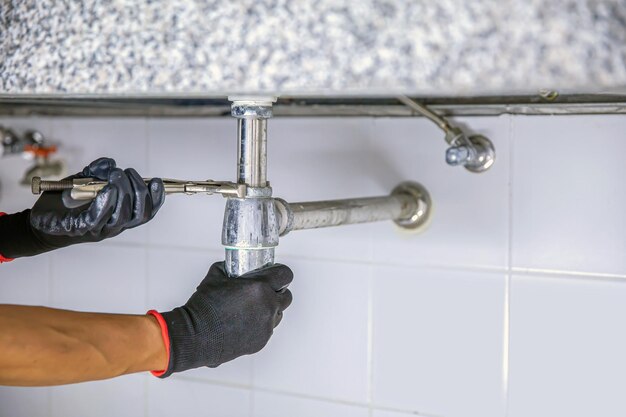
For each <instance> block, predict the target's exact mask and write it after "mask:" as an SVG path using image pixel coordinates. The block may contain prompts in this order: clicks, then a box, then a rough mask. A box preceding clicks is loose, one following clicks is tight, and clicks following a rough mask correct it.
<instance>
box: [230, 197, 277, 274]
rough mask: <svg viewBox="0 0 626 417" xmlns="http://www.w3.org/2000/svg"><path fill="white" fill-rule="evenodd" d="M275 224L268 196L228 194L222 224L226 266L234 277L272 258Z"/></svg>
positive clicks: (262, 265) (263, 264)
mask: <svg viewBox="0 0 626 417" xmlns="http://www.w3.org/2000/svg"><path fill="white" fill-rule="evenodd" d="M278 230H279V224H278V219H277V216H276V208H275V205H274V200H273V199H272V198H271V197H255V198H228V199H227V200H226V208H225V213H224V225H223V227H222V245H224V248H225V249H226V270H227V271H228V273H229V275H231V276H233V277H238V276H240V275H244V274H245V273H247V272H250V271H252V270H254V269H259V268H262V267H264V266H267V265H270V264H272V263H273V262H274V248H275V247H276V246H278Z"/></svg>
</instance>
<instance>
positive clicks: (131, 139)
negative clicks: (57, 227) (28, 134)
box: [50, 118, 148, 243]
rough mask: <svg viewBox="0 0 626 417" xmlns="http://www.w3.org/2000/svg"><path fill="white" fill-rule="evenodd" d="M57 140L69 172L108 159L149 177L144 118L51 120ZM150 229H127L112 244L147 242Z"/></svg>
mask: <svg viewBox="0 0 626 417" xmlns="http://www.w3.org/2000/svg"><path fill="white" fill-rule="evenodd" d="M50 120H51V129H52V132H53V136H52V137H53V139H55V140H57V141H58V142H59V156H60V157H63V158H65V160H66V162H67V167H68V173H70V174H74V173H76V172H79V171H81V170H82V169H83V168H84V167H85V166H86V165H88V164H89V163H90V162H91V161H93V160H95V159H97V158H100V157H103V156H108V157H111V158H113V159H115V161H116V162H117V166H118V167H120V168H122V169H125V168H135V169H136V170H137V172H139V174H140V175H141V176H147V174H146V172H147V161H148V156H147V153H148V152H147V151H148V141H147V134H148V133H147V121H146V119H142V118H58V119H55V118H51V119H50ZM146 239H147V229H146V227H145V226H144V227H136V228H134V229H131V230H127V231H125V232H124V233H122V234H121V235H119V236H116V237H115V238H113V239H111V240H110V241H111V242H127V243H145V242H146Z"/></svg>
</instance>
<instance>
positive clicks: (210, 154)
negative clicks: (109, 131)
mask: <svg viewBox="0 0 626 417" xmlns="http://www.w3.org/2000/svg"><path fill="white" fill-rule="evenodd" d="M149 135H150V146H149V148H150V150H149V175H150V176H160V177H169V178H178V179H196V180H205V179H209V178H210V179H214V180H226V181H234V180H235V179H236V173H237V166H236V162H237V147H236V139H237V124H236V121H235V120H230V119H224V120H189V119H164V120H152V119H151V120H149ZM224 201H225V200H224V199H223V198H222V197H220V196H216V195H214V196H204V195H196V196H182V195H173V196H168V197H167V199H166V202H165V205H164V207H163V208H162V209H161V212H160V213H159V214H158V215H157V217H156V218H155V219H154V220H153V221H152V222H151V223H150V225H149V227H150V231H149V236H150V237H149V239H150V242H151V243H153V244H158V245H175V246H185V247H199V248H206V249H221V248H222V247H221V231H222V221H223V218H224Z"/></svg>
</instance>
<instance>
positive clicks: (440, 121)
mask: <svg viewBox="0 0 626 417" xmlns="http://www.w3.org/2000/svg"><path fill="white" fill-rule="evenodd" d="M397 99H398V101H400V102H401V103H402V104H404V105H405V106H407V107H409V108H410V109H411V110H413V111H415V112H416V113H419V114H421V115H422V116H424V117H426V118H427V119H428V120H430V121H431V122H433V123H434V124H436V125H437V127H439V128H440V129H441V130H443V132H444V133H445V140H446V142H447V143H448V145H450V147H449V148H448V149H447V150H446V163H447V164H448V165H451V166H457V165H463V166H464V167H465V169H467V170H468V171H470V172H474V173H481V172H485V171H486V170H488V169H489V168H491V166H492V165H493V163H494V161H495V159H496V151H495V149H494V147H493V143H492V142H491V141H490V140H489V139H488V138H486V137H485V136H482V135H472V136H467V135H466V134H465V133H464V132H463V130H462V129H461V128H459V127H458V126H454V125H452V124H451V123H450V122H449V121H448V120H447V119H446V118H444V117H441V116H439V115H438V114H437V113H435V112H433V111H432V110H430V109H429V108H428V107H426V106H424V105H423V104H420V103H417V102H416V101H413V100H411V99H410V98H408V97H406V96H398V97H397Z"/></svg>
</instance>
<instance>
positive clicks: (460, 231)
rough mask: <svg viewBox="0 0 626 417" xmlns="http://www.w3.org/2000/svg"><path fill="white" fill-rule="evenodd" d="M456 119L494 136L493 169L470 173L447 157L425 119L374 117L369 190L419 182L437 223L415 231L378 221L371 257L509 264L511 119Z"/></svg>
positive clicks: (392, 261)
mask: <svg viewBox="0 0 626 417" xmlns="http://www.w3.org/2000/svg"><path fill="white" fill-rule="evenodd" d="M458 122H460V123H466V124H467V125H468V126H471V131H472V132H476V133H480V134H484V135H485V136H487V137H489V138H490V139H491V140H492V141H493V143H494V146H495V148H496V153H497V158H496V162H495V164H494V165H493V167H492V168H491V169H490V170H489V171H487V172H485V173H482V174H473V173H470V172H468V171H467V170H465V169H464V168H462V167H450V166H448V165H446V163H445V150H446V144H445V141H444V137H443V134H442V132H441V131H439V130H438V129H436V128H435V127H434V125H433V124H432V123H430V122H428V121H427V120H424V119H398V118H395V119H376V120H375V123H374V125H373V127H372V132H371V133H370V136H371V138H372V139H371V141H372V148H373V150H372V154H373V155H375V157H374V158H373V159H372V160H370V161H369V162H368V164H367V165H368V169H370V170H371V172H372V175H373V176H375V177H376V179H377V180H378V181H377V183H376V187H375V188H373V189H372V188H371V187H370V190H369V192H375V193H377V194H386V193H389V192H391V190H392V189H393V187H395V186H396V185H397V184H398V183H400V182H402V181H407V180H411V181H417V182H420V183H421V184H423V185H424V186H425V187H426V188H427V190H428V191H429V193H430V195H431V198H432V200H433V205H434V209H433V213H432V221H431V223H430V225H429V227H428V228H427V229H426V230H425V231H423V232H422V233H418V234H410V233H402V232H400V231H399V230H394V228H393V227H392V226H393V225H392V224H391V223H378V224H376V225H375V226H374V229H373V230H372V234H373V235H374V236H376V239H375V240H374V249H373V250H374V259H375V260H377V261H380V262H385V263H390V264H421V265H455V266H459V265H461V266H465V265H471V266H476V265H478V266H490V267H493V266H495V267H500V268H502V267H505V266H506V258H507V243H508V232H507V231H508V221H509V220H508V219H509V217H508V210H509V206H508V204H509V199H508V194H509V118H508V116H502V117H497V118H495V117H489V118H482V117H476V118H471V119H461V120H459V121H458Z"/></svg>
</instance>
